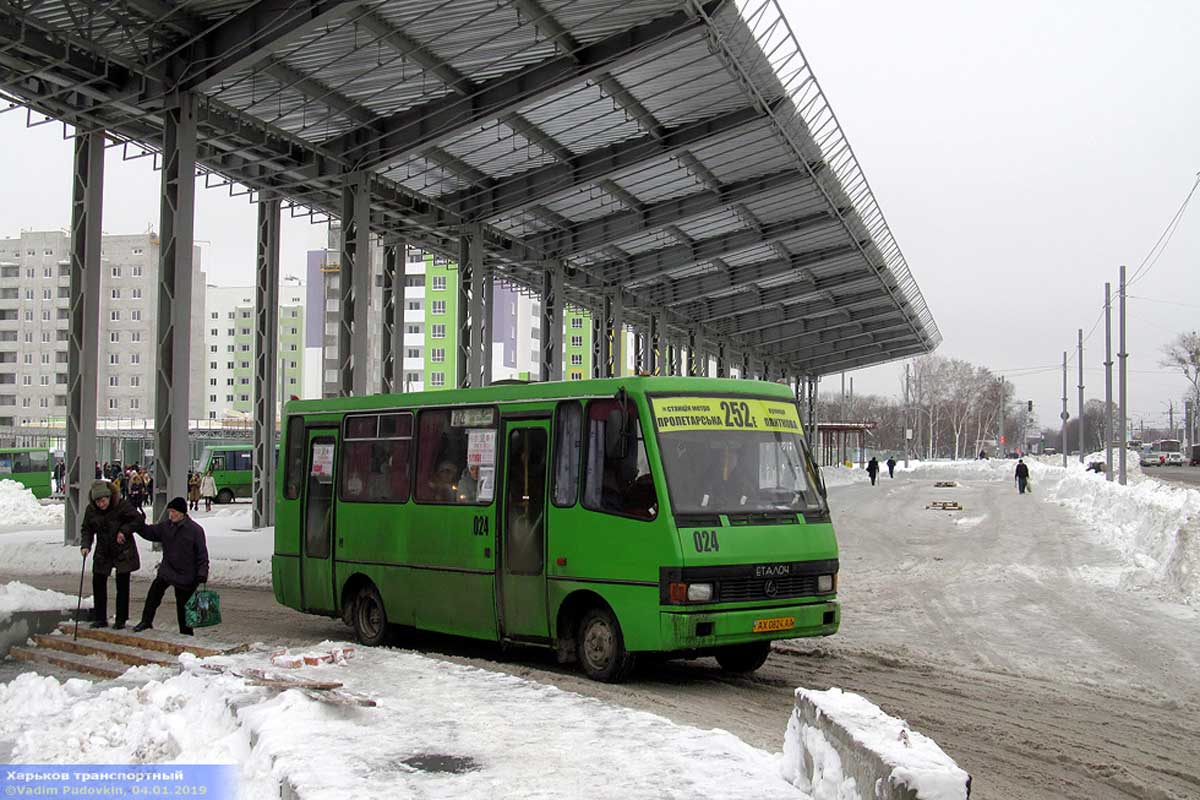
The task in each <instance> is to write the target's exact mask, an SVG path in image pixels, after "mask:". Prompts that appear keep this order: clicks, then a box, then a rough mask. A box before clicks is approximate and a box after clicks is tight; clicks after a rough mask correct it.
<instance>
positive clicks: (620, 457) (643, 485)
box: [583, 400, 658, 519]
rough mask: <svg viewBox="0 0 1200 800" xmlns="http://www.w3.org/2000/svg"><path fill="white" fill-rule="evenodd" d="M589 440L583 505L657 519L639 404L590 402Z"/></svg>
mask: <svg viewBox="0 0 1200 800" xmlns="http://www.w3.org/2000/svg"><path fill="white" fill-rule="evenodd" d="M622 421H624V428H623V429H622V427H621V423H622ZM587 441H588V445H587V448H588V449H587V480H586V483H585V485H584V494H583V505H584V507H585V508H590V509H593V510H595V511H605V512H608V513H610V514H620V515H622V516H627V517H635V518H637V519H654V517H655V516H656V515H657V514H658V497H657V495H656V493H655V490H654V480H653V477H652V475H651V474H650V462H649V459H648V458H647V457H646V446H645V443H644V441H643V439H642V427H641V424H640V423H639V422H638V412H637V407H636V406H635V405H633V403H629V405H628V407H626V408H625V409H622V408H621V406H620V404H619V403H618V402H617V401H616V400H595V401H592V402H591V403H589V404H588V440H587Z"/></svg>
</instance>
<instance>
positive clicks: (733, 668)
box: [716, 642, 771, 672]
mask: <svg viewBox="0 0 1200 800" xmlns="http://www.w3.org/2000/svg"><path fill="white" fill-rule="evenodd" d="M716 655H717V663H718V664H720V665H721V669H723V670H725V671H726V672H754V671H755V670H756V669H758V668H759V667H761V666H762V665H763V664H765V663H767V657H768V656H770V655H771V643H770V642H754V643H752V644H735V645H731V646H729V647H726V648H723V649H721V650H720V651H718V652H717V654H716Z"/></svg>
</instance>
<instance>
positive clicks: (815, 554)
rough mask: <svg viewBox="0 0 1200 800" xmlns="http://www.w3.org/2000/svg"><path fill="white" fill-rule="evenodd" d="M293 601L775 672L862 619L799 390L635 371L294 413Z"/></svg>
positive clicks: (490, 635)
mask: <svg viewBox="0 0 1200 800" xmlns="http://www.w3.org/2000/svg"><path fill="white" fill-rule="evenodd" d="M282 444H283V446H282V449H281V458H280V463H279V475H280V480H279V481H278V498H277V506H276V520H275V549H274V555H273V557H272V561H271V572H272V579H273V585H274V591H275V597H276V599H277V600H278V601H279V602H280V603H281V604H283V605H286V606H289V607H291V608H295V609H299V610H301V611H305V612H309V613H313V614H323V615H327V616H333V617H339V616H340V617H341V618H342V619H343V620H344V621H345V622H346V623H348V624H350V625H352V626H353V628H354V630H355V635H356V637H357V639H358V641H359V642H361V643H363V644H366V645H376V644H381V643H383V642H384V641H385V640H386V638H387V634H388V630H389V625H392V626H402V627H411V628H420V629H424V630H431V631H438V632H442V633H448V634H454V635H460V636H468V637H474V638H479V639H486V640H494V641H501V642H505V643H522V644H532V645H539V646H544V647H547V648H553V649H554V650H556V651H557V654H558V658H559V660H560V661H562V662H564V663H565V662H572V661H578V662H579V664H580V665H581V667H582V669H583V671H584V672H585V673H586V674H587V675H588V676H590V677H592V678H594V679H597V680H602V681H610V682H615V681H620V680H622V679H624V678H625V677H626V676H627V675H628V674H629V673H630V671H631V669H632V668H633V665H634V663H635V658H636V657H637V655H638V654H652V653H653V654H664V655H667V656H670V657H696V656H703V655H712V656H715V657H716V658H717V660H718V662H719V663H720V664H721V666H722V667H723V668H725V669H726V670H729V671H732V672H750V671H753V670H755V669H757V668H758V667H759V666H761V665H762V663H763V662H764V661H765V660H766V658H767V656H768V654H769V653H770V642H771V640H773V639H787V638H795V637H802V636H828V635H831V634H833V633H835V632H836V631H837V629H838V625H839V623H840V613H841V612H840V607H839V604H838V602H837V595H836V592H837V573H838V550H837V541H836V539H835V537H834V532H833V526H832V524H831V522H830V516H829V507H828V505H827V504H826V499H825V489H824V484H823V483H822V481H821V477H820V473H819V472H818V470H817V467H816V465H815V463H814V461H813V458H812V455H811V454H810V452H809V449H808V445H807V443H806V441H805V439H804V437H803V430H802V428H801V423H800V414H799V409H798V407H797V405H796V402H795V400H794V398H793V397H792V395H791V392H790V390H789V388H788V387H787V386H783V385H777V384H771V383H761V382H756V381H741V380H728V379H713V378H679V377H630V378H613V379H601V380H590V381H571V382H555V383H531V384H522V385H511V384H509V385H494V386H489V387H484V388H478V389H459V390H451V391H439V392H421V393H412V394H404V395H376V396H370V397H361V398H352V397H346V398H336V399H328V400H303V401H293V402H290V403H288V404H287V408H286V413H285V419H284V439H283V443H282Z"/></svg>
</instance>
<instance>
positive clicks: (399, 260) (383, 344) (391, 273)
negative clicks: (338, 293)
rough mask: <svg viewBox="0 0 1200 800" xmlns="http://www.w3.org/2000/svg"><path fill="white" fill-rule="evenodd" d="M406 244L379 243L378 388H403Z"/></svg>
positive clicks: (393, 390)
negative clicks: (381, 323) (381, 258)
mask: <svg viewBox="0 0 1200 800" xmlns="http://www.w3.org/2000/svg"><path fill="white" fill-rule="evenodd" d="M406 251H407V247H406V246H405V245H404V243H403V242H401V243H399V244H397V243H395V242H392V243H389V244H385V245H384V247H383V308H382V312H383V313H382V318H383V331H382V336H381V337H380V365H379V366H380V376H381V380H380V390H381V391H382V392H383V393H384V394H399V393H400V392H403V391H404V305H405V303H404V288H405V286H404V284H405V274H404V270H405V264H407V263H408V257H407V252H406Z"/></svg>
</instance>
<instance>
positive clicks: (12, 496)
mask: <svg viewBox="0 0 1200 800" xmlns="http://www.w3.org/2000/svg"><path fill="white" fill-rule="evenodd" d="M62 524H63V506H62V505H61V504H58V503H53V504H50V505H42V504H41V503H39V502H38V500H37V498H36V497H34V496H33V492H32V491H31V490H29V489H26V488H25V487H24V486H22V485H21V484H19V483H17V482H16V481H13V480H9V479H7V478H5V479H4V480H0V525H3V526H4V527H5V528H17V527H24V528H44V527H49V526H51V525H59V526H61V525H62Z"/></svg>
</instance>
